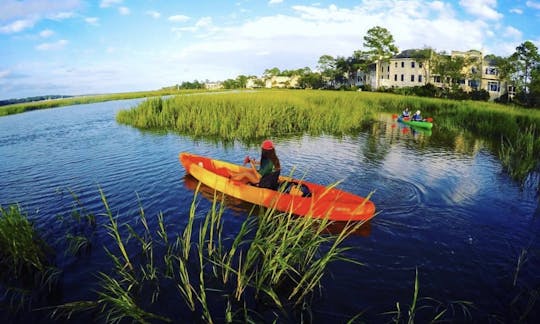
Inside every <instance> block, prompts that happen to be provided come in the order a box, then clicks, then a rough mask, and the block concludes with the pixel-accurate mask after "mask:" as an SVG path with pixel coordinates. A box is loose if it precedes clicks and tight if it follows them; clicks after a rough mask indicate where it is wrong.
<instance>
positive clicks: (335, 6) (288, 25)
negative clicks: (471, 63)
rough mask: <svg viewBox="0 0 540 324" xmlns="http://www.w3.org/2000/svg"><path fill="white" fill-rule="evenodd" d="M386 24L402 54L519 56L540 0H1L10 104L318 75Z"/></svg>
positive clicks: (539, 41) (539, 28) (1, 52)
mask: <svg viewBox="0 0 540 324" xmlns="http://www.w3.org/2000/svg"><path fill="white" fill-rule="evenodd" d="M374 26H382V27H385V28H387V29H388V30H389V31H390V33H391V34H392V35H393V36H394V39H395V43H396V45H397V47H398V48H399V49H400V50H405V49H408V48H422V47H426V46H429V47H431V48H434V49H435V50H437V51H443V50H444V51H447V52H449V51H451V50H469V49H477V50H481V51H483V52H484V53H485V54H497V55H501V56H507V55H510V54H511V53H513V52H514V50H515V48H516V46H518V45H519V44H521V43H523V42H524V41H526V40H530V41H532V42H533V43H535V44H536V45H537V46H539V47H540V0H452V1H450V0H441V1H429V0H413V1H396V0H356V1H351V0H330V1H326V0H308V1H305V0H236V1H226V0H219V1H218V0H216V1H206V0H198V1H194V0H183V1H165V0H102V1H89V0H88V1H86V0H0V100H1V99H9V98H20V97H26V96H35V95H47V94H63V95H78V94H90V93H111V92H125V91H138V90H154V89H159V88H161V87H165V86H171V85H174V84H178V83H182V82H183V81H193V80H199V81H204V80H210V81H218V80H225V79H228V78H236V77H237V76H238V75H241V74H243V75H256V76H261V75H262V74H263V72H264V70H266V69H269V68H273V67H277V68H279V69H280V70H284V69H298V68H303V67H306V66H307V67H310V68H311V69H315V68H316V66H317V61H318V59H319V57H320V56H321V55H324V54H329V55H332V56H334V57H336V56H351V55H352V53H353V52H354V51H355V50H360V49H363V37H364V36H365V35H366V32H367V30H368V29H370V28H372V27H374Z"/></svg>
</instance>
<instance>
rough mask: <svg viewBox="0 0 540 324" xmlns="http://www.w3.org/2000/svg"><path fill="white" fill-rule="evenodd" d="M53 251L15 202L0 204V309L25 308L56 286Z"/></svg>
mask: <svg viewBox="0 0 540 324" xmlns="http://www.w3.org/2000/svg"><path fill="white" fill-rule="evenodd" d="M52 252H53V251H52V250H51V248H50V246H49V245H48V244H47V243H46V242H45V241H44V240H43V239H42V238H41V236H40V235H39V233H38V232H37V230H36V229H35V227H34V224H33V223H32V222H30V221H29V220H28V217H27V215H26V214H25V213H23V211H22V210H21V209H20V207H19V206H18V205H11V206H8V207H7V208H4V207H2V206H0V291H1V292H2V296H1V298H0V310H3V309H6V310H8V311H10V312H14V313H16V312H18V311H20V310H23V309H28V308H29V307H30V306H31V305H32V303H33V302H36V301H37V300H40V299H42V298H43V297H44V296H47V295H48V294H49V293H51V292H52V291H53V289H55V287H56V284H57V282H58V279H59V277H60V274H61V271H60V270H59V269H58V268H56V267H55V266H54V265H53V264H52V259H53V253H52Z"/></svg>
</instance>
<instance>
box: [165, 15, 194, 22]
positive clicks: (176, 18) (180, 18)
mask: <svg viewBox="0 0 540 324" xmlns="http://www.w3.org/2000/svg"><path fill="white" fill-rule="evenodd" d="M168 19H169V21H172V22H186V21H188V20H190V19H191V18H189V17H188V16H184V15H174V16H170V17H169V18H168Z"/></svg>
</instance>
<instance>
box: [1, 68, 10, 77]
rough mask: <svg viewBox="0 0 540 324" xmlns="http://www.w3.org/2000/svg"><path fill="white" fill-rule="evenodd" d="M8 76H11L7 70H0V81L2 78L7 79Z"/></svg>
mask: <svg viewBox="0 0 540 324" xmlns="http://www.w3.org/2000/svg"><path fill="white" fill-rule="evenodd" d="M10 74H11V72H10V71H9V70H0V79H3V78H5V77H7V76H8V75H10Z"/></svg>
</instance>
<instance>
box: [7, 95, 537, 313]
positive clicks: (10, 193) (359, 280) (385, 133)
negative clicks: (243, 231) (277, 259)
mask: <svg viewBox="0 0 540 324" xmlns="http://www.w3.org/2000/svg"><path fill="white" fill-rule="evenodd" d="M139 102H140V99H136V100H122V101H111V102H103V103H95V104H88V105H78V106H71V107H62V108H54V109H47V110H40V111H31V112H27V113H23V114H17V115H10V116H5V117H2V118H0V204H1V205H2V206H7V205H9V204H12V203H18V204H19V205H20V206H21V208H22V209H23V210H24V211H26V212H27V213H28V215H29V218H31V219H32V220H33V221H34V223H35V224H36V226H37V228H38V229H39V230H40V232H42V233H43V235H44V236H45V237H46V238H51V237H54V236H55V235H57V234H58V233H55V231H58V230H59V225H57V224H58V217H59V215H69V213H70V211H71V210H72V209H73V206H74V200H73V198H72V197H71V194H70V192H73V193H75V194H76V195H77V196H78V197H79V199H80V200H81V201H82V202H83V204H84V207H85V208H86V209H87V210H89V211H94V212H95V213H102V212H103V205H102V202H101V199H100V194H99V190H100V189H101V190H102V191H103V193H104V194H105V195H106V197H107V199H108V202H109V204H110V206H111V209H112V210H113V212H114V214H115V215H117V216H118V217H119V220H120V221H121V222H130V221H132V220H133V219H134V218H136V217H137V216H136V215H138V210H139V204H140V205H142V206H143V207H144V209H145V213H146V215H151V216H155V215H157V214H158V213H159V212H162V213H163V215H164V219H165V222H166V224H167V225H168V227H169V230H170V231H177V232H178V233H180V231H181V229H182V228H183V227H184V226H185V224H186V221H187V214H188V211H189V208H190V206H191V202H192V200H193V194H194V192H193V190H192V189H191V188H190V184H189V183H186V181H187V180H186V179H185V171H184V169H183V168H182V166H181V165H180V163H179V161H178V154H179V153H180V152H182V151H189V152H193V153H196V154H200V155H206V156H210V157H213V158H218V159H222V160H227V161H231V162H236V163H241V162H242V160H243V158H244V156H245V155H246V154H250V155H252V156H255V157H256V156H258V154H259V152H258V150H257V149H256V148H246V147H245V146H244V145H242V144H241V143H234V144H233V145H230V144H228V145H226V146H224V145H222V144H220V143H219V142H217V143H216V142H210V141H205V140H193V139H190V138H188V137H185V136H180V135H177V134H171V133H166V132H163V133H157V132H145V131H140V130H137V129H134V128H131V127H129V126H124V125H119V124H117V123H116V121H115V114H116V112H117V111H118V110H119V109H126V108H130V107H133V106H135V105H136V104H137V103H139ZM435 125H436V124H435ZM274 141H275V143H276V151H277V154H278V156H279V158H280V160H281V164H282V169H283V170H284V172H285V173H288V172H290V170H293V169H294V170H295V175H298V176H303V177H305V178H306V179H307V180H309V181H313V182H317V183H321V184H325V185H330V184H332V183H334V182H336V181H338V180H341V181H342V182H341V183H340V184H339V187H340V188H341V189H344V190H347V191H350V192H353V193H355V194H357V195H361V196H366V195H368V194H369V193H370V192H371V191H375V192H374V194H373V196H372V200H373V201H374V203H375V204H376V206H377V211H378V215H377V216H376V217H375V218H374V219H373V220H372V221H371V222H370V224H368V225H366V228H365V229H364V231H363V232H361V233H360V234H361V235H354V236H352V237H351V238H350V239H348V240H347V241H346V245H347V246H352V247H353V249H352V250H351V251H349V252H347V256H349V257H353V258H354V259H356V260H358V261H359V262H362V263H364V265H363V266H360V265H353V264H348V263H341V262H338V263H334V264H332V265H331V266H330V268H329V272H328V275H327V276H325V277H324V279H323V281H322V285H323V290H322V295H321V296H318V297H317V298H316V299H315V300H314V304H313V305H312V307H313V321H314V322H329V321H339V322H345V321H347V320H348V319H350V318H352V317H353V316H354V315H356V314H358V313H360V312H364V311H365V314H364V315H363V317H361V318H363V319H364V320H366V321H368V322H379V321H383V320H384V321H387V320H388V318H389V317H388V315H382V313H385V312H389V311H395V310H396V303H397V302H399V303H400V306H401V309H402V312H405V313H406V312H407V308H408V305H410V304H411V303H412V300H413V293H414V282H415V273H416V271H418V284H419V297H429V298H431V299H432V301H433V300H437V301H440V302H441V304H442V305H443V306H445V307H446V306H447V305H450V304H452V302H453V301H458V300H460V301H470V302H472V303H474V305H475V308H474V309H472V310H471V312H472V315H471V316H472V320H471V321H473V322H477V321H481V322H482V321H486V320H489V319H494V318H498V319H502V320H503V321H508V320H509V319H517V318H519V316H520V314H523V313H524V312H525V309H526V306H525V305H526V304H527V302H526V300H527V296H529V295H528V294H530V293H534V292H535V291H536V293H538V289H539V288H538V287H539V283H540V273H539V272H538V270H539V269H540V258H539V256H540V255H539V251H540V249H539V248H540V242H538V233H540V210H539V207H538V198H537V196H536V195H537V193H536V192H535V191H534V190H530V189H528V188H526V187H525V188H521V187H520V184H519V183H516V182H515V181H512V180H511V179H510V178H509V177H508V176H507V174H506V173H504V171H503V169H502V167H501V164H500V162H499V161H498V159H497V157H496V155H494V154H493V152H490V151H489V150H488V149H487V146H486V145H485V144H484V141H483V140H482V139H479V138H474V137H471V136H470V135H466V134H443V133H442V131H440V130H438V129H437V127H436V126H435V127H434V128H433V130H432V132H431V133H422V132H416V131H413V130H411V129H410V128H407V127H404V126H403V125H400V124H397V123H395V121H393V120H392V119H391V117H389V116H382V117H381V121H380V122H378V123H375V124H374V125H372V126H371V127H370V128H368V129H366V130H364V131H362V132H359V133H358V134H355V135H348V136H341V137H335V136H317V137H310V136H301V135H299V136H296V137H292V138H286V139H280V138H275V139H274ZM208 208H210V203H209V202H207V201H204V200H201V203H200V205H199V210H200V212H201V213H203V214H204V212H205V210H208ZM244 217H245V215H242V212H241V211H240V212H239V211H236V210H228V211H227V212H226V213H225V215H224V220H225V222H227V224H228V226H231V227H233V228H234V227H239V226H240V225H241V222H242V221H243V220H244ZM150 218H151V219H152V220H151V222H155V218H153V217H150V216H149V219H150ZM96 239H97V240H98V241H99V246H101V245H104V246H109V247H110V246H111V245H112V244H113V243H112V242H110V241H111V240H110V237H108V236H107V235H106V234H104V233H103V230H102V232H101V233H98V237H97V238H96ZM95 250H96V251H97V250H99V249H95ZM523 252H526V259H525V260H526V261H525V262H524V263H523V264H522V265H520V266H519V267H518V266H517V264H518V258H519V256H520V255H521V254H522V253H523ZM93 254H95V255H91V256H89V257H87V258H86V259H85V260H83V261H74V260H72V259H69V258H66V257H62V255H59V256H57V259H58V260H59V261H58V263H59V265H61V266H62V265H64V266H65V267H64V275H63V279H62V280H63V281H62V286H63V292H62V296H61V297H60V298H59V300H58V302H69V301H74V300H80V299H84V298H92V297H94V298H95V295H94V294H93V292H92V291H91V289H94V288H95V281H96V280H95V276H94V274H95V273H96V272H97V271H99V270H103V267H104V264H106V263H107V260H108V259H107V257H106V256H105V255H104V253H98V252H93ZM108 269H110V267H109V268H108ZM518 269H519V273H518V280H517V283H516V285H514V284H513V282H514V275H515V273H516V270H518ZM535 289H536V290H535ZM520 294H522V295H520ZM516 296H521V297H518V302H517V303H515V304H512V300H513V299H514V298H515V297H516ZM432 301H429V300H427V299H422V300H420V301H419V302H418V304H419V305H418V306H421V305H426V306H427V305H433V303H432ZM452 305H457V304H452ZM538 305H540V302H538V301H536V305H535V307H534V308H535V309H533V310H532V312H533V313H532V314H531V315H530V316H531V318H532V319H536V320H538V319H540V317H539V316H540V311H539V310H538V309H540V307H538ZM418 306H417V307H418ZM454 311H455V312H456V313H457V314H458V315H456V318H463V317H464V316H463V314H461V312H462V311H461V309H460V308H459V307H458V306H456V307H455V308H454ZM430 312H431V311H430ZM465 317H466V316H465Z"/></svg>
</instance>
